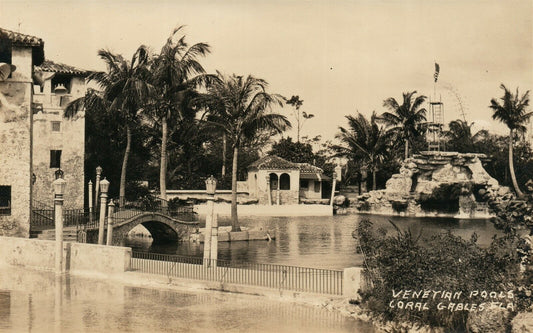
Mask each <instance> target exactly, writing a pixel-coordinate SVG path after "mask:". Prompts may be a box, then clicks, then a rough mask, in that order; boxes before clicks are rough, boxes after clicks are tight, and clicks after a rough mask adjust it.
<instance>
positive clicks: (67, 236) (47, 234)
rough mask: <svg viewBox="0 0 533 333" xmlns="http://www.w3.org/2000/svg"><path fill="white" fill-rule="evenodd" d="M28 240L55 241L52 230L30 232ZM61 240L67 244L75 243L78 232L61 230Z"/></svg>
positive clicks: (68, 229)
mask: <svg viewBox="0 0 533 333" xmlns="http://www.w3.org/2000/svg"><path fill="white" fill-rule="evenodd" d="M30 238H37V239H42V240H55V239H56V234H55V230H54V229H47V230H41V231H35V232H32V233H31V235H30ZM63 240H64V241H67V242H75V241H77V240H78V232H77V231H76V229H72V228H65V229H63Z"/></svg>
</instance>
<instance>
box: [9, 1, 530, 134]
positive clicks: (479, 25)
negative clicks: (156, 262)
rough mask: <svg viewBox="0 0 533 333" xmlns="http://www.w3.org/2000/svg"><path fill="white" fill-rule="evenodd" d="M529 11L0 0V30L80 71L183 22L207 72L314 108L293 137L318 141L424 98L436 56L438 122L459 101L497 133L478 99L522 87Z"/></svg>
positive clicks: (490, 4)
mask: <svg viewBox="0 0 533 333" xmlns="http://www.w3.org/2000/svg"><path fill="white" fill-rule="evenodd" d="M532 17H533V1H531V0H529V1H499V0H498V1H452V0H448V1H345V0H337V1H318V0H309V1H303V0H302V1H291V0H288V1H287V0H285V1H252V0H248V1H246V0H242V1H223V2H222V1H148V0H146V1H115V2H113V1H109V3H108V2H104V1H90V2H82V1H79V2H78V1H43V0H40V1H31V2H29V1H11V0H9V1H6V0H0V26H1V27H3V28H6V29H10V30H15V31H17V30H19V24H20V32H22V33H26V34H31V35H35V36H38V37H41V38H42V39H43V40H44V41H45V56H46V58H48V59H51V60H54V61H57V62H62V63H66V64H70V65H74V66H78V67H82V68H85V69H99V70H104V69H105V68H104V66H103V63H102V62H101V60H99V59H98V57H97V55H96V52H97V50H98V49H100V48H107V49H110V50H111V51H113V52H117V53H121V54H123V55H124V56H126V57H127V58H130V57H131V55H132V53H133V52H134V50H135V49H136V48H137V47H138V46H139V45H141V44H145V45H147V46H149V47H150V48H151V49H152V50H154V51H156V52H157V51H159V50H160V48H161V46H162V45H163V43H164V41H165V40H166V38H167V37H168V35H169V33H170V32H171V31H172V29H173V28H174V27H176V26H178V25H183V24H184V25H186V26H187V28H186V30H185V33H186V35H187V37H188V41H189V42H191V43H196V42H207V43H209V44H210V45H211V47H212V53H211V54H210V55H209V56H208V57H207V58H205V60H204V61H203V62H202V63H203V64H204V67H205V68H206V69H207V70H208V71H209V72H214V71H215V70H217V69H218V70H220V71H222V72H224V73H227V74H231V73H236V74H239V75H246V74H253V75H255V76H257V77H260V78H263V79H265V80H267V81H268V82H269V83H270V91H271V92H275V93H280V94H282V95H284V96H286V97H288V98H289V97H290V96H291V95H299V96H300V98H301V99H303V100H304V103H303V106H302V110H304V111H306V112H308V113H312V114H314V115H315V118H313V119H310V120H308V121H307V122H306V124H305V126H304V128H303V135H310V136H315V135H318V134H320V135H322V136H323V137H324V138H332V137H333V136H334V135H335V133H336V132H337V129H338V127H339V126H346V122H345V119H344V116H345V115H348V114H355V113H356V112H357V111H359V112H361V113H363V114H366V115H370V114H371V112H372V111H373V110H375V111H376V112H378V113H381V112H383V111H384V109H383V106H382V104H383V100H384V99H386V98H388V97H395V98H396V99H400V98H401V96H402V92H406V91H413V90H417V91H418V92H419V93H420V94H424V95H426V96H428V97H429V96H432V95H433V74H434V63H435V62H437V63H439V65H440V69H441V71H440V76H439V82H438V84H437V87H436V89H437V98H442V101H443V102H444V105H445V122H449V121H450V120H454V119H457V118H461V117H462V116H461V109H462V110H463V111H464V112H465V114H466V119H467V120H468V121H469V122H476V124H478V125H479V126H483V127H486V128H489V129H492V130H495V131H497V132H499V133H504V132H506V131H505V128H504V127H502V126H501V125H497V124H496V123H495V122H493V121H492V120H491V114H492V113H491V111H490V109H489V108H488V105H489V103H490V99H491V98H492V97H500V96H501V95H502V90H501V89H500V88H499V86H500V83H504V84H505V85H506V86H508V87H510V88H512V89H513V90H514V89H516V88H517V87H519V88H520V90H521V91H524V92H525V91H526V90H530V89H532V88H533V44H532V39H533V22H532ZM280 111H281V112H285V113H287V114H288V113H289V112H290V109H289V108H288V107H285V108H284V109H282V110H280ZM291 120H292V119H291ZM294 136H295V135H294Z"/></svg>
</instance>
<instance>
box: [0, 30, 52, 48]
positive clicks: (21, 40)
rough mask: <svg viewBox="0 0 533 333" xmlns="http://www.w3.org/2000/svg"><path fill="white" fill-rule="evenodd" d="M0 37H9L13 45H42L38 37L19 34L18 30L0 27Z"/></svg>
mask: <svg viewBox="0 0 533 333" xmlns="http://www.w3.org/2000/svg"><path fill="white" fill-rule="evenodd" d="M0 38H3V39H9V40H10V41H11V43H13V44H15V45H24V46H37V47H43V46H44V42H43V40H42V39H41V38H39V37H35V36H30V35H25V34H21V33H20V32H15V31H11V30H7V29H4V28H0Z"/></svg>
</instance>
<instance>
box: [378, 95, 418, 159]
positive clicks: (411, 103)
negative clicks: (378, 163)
mask: <svg viewBox="0 0 533 333" xmlns="http://www.w3.org/2000/svg"><path fill="white" fill-rule="evenodd" d="M415 94H416V91H413V92H406V93H403V102H402V104H401V105H400V104H399V103H398V102H397V101H396V99H394V98H392V97H390V98H387V99H386V100H384V101H383V106H384V107H386V108H387V109H389V111H390V112H384V113H383V114H382V115H381V116H380V117H379V118H380V119H381V120H383V121H384V122H385V123H386V124H387V125H389V126H391V128H390V130H391V131H393V132H395V133H396V134H398V136H399V138H400V139H402V140H404V143H405V153H404V158H406V159H407V158H408V157H409V141H412V140H413V139H414V138H415V137H416V136H418V135H420V130H419V125H420V124H421V123H422V122H424V121H426V112H427V111H426V109H425V108H422V107H421V106H422V104H423V103H424V101H425V100H426V96H417V97H414V95H415ZM413 98H414V99H413Z"/></svg>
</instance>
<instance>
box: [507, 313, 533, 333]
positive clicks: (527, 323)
mask: <svg viewBox="0 0 533 333" xmlns="http://www.w3.org/2000/svg"><path fill="white" fill-rule="evenodd" d="M511 327H512V329H511V332H512V333H533V313H532V312H521V313H519V314H517V315H516V317H514V318H513V320H512V321H511Z"/></svg>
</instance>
